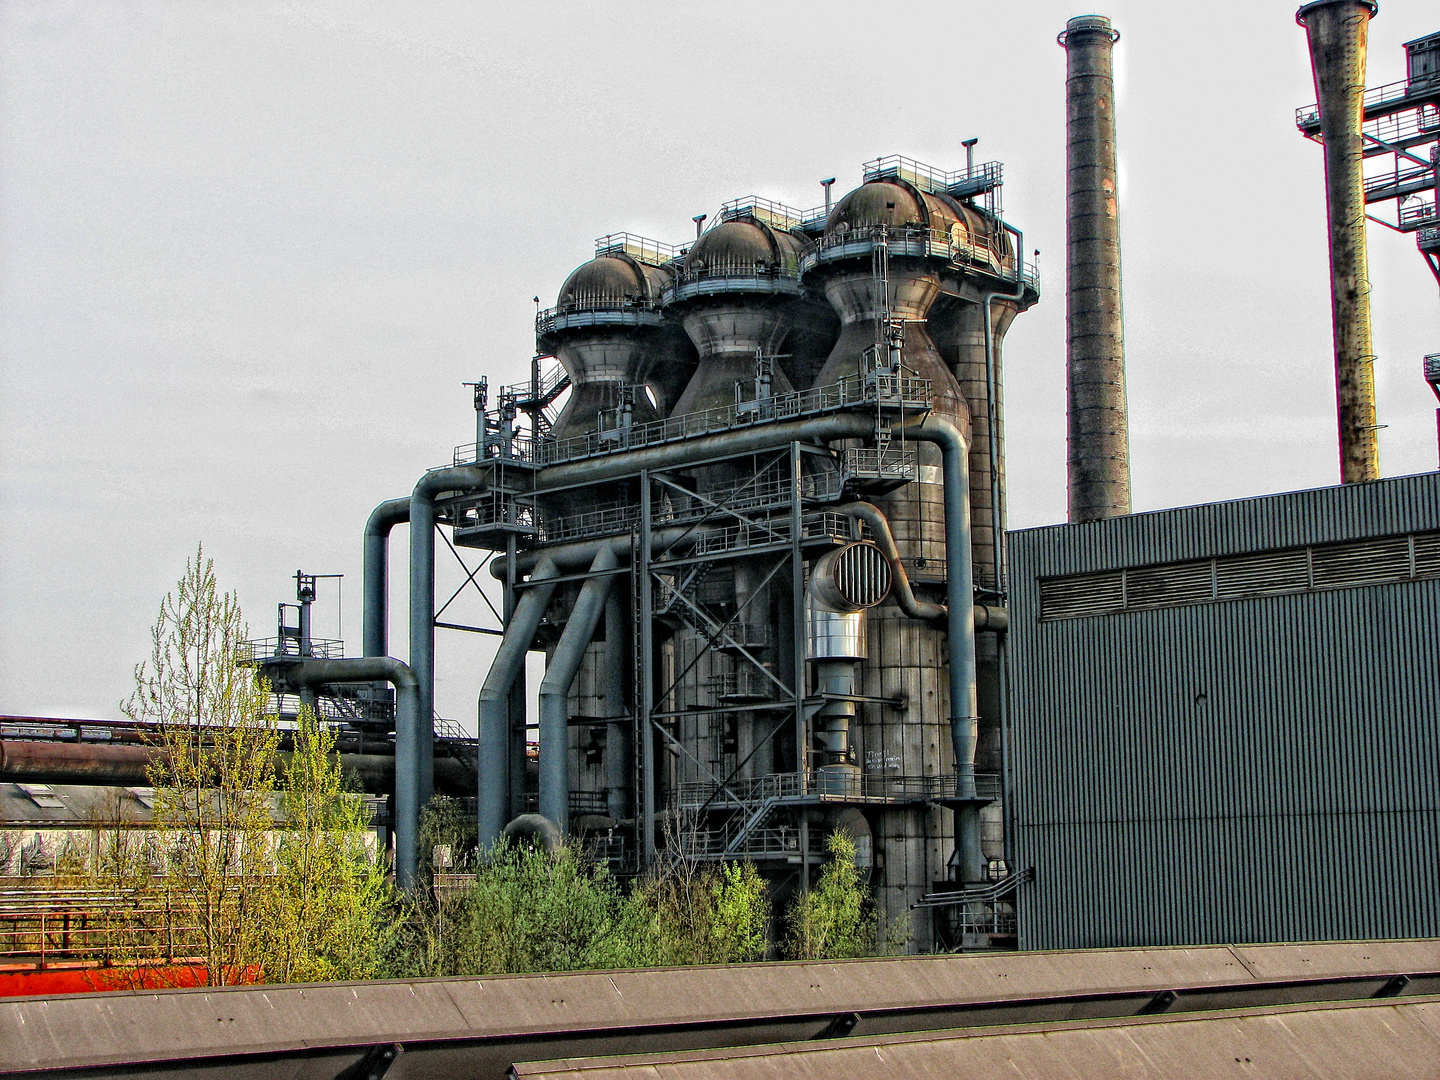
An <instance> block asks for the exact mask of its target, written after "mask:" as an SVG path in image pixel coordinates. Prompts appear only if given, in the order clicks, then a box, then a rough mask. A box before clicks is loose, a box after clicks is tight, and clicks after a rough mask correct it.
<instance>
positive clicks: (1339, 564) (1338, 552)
mask: <svg viewBox="0 0 1440 1080" xmlns="http://www.w3.org/2000/svg"><path fill="white" fill-rule="evenodd" d="M1311 565H1312V567H1313V570H1312V573H1313V577H1312V581H1313V582H1314V586H1315V588H1317V589H1340V588H1345V587H1347V586H1355V585H1376V584H1380V583H1381V582H1386V581H1402V580H1404V579H1405V578H1408V577H1409V576H1410V543H1409V538H1408V537H1404V536H1389V537H1385V538H1384V539H1382V540H1357V541H1355V542H1354V543H1350V544H1327V545H1325V546H1324V547H1317V548H1313V549H1311Z"/></svg>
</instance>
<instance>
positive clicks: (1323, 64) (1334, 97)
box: [1295, 0, 1380, 484]
mask: <svg viewBox="0 0 1440 1080" xmlns="http://www.w3.org/2000/svg"><path fill="white" fill-rule="evenodd" d="M1375 11H1376V5H1375V3H1374V0H1320V2H1319V3H1314V4H1306V5H1305V6H1304V7H1302V8H1301V9H1300V10H1299V11H1298V12H1296V14H1295V21H1296V22H1298V23H1299V24H1300V25H1301V26H1303V27H1304V28H1305V36H1306V37H1307V38H1308V39H1309V42H1310V64H1311V66H1312V67H1313V68H1314V72H1315V98H1316V101H1317V102H1318V103H1319V106H1320V134H1321V137H1322V139H1323V140H1324V143H1325V201H1326V205H1327V209H1328V212H1329V224H1330V311H1331V318H1332V320H1333V323H1334V339H1335V399H1336V406H1337V410H1338V413H1339V417H1338V419H1339V428H1340V481H1341V483H1345V484H1356V483H1360V482H1362V481H1365V480H1378V479H1379V478H1380V446H1379V442H1378V440H1377V439H1376V425H1375V356H1374V349H1373V346H1372V345H1371V341H1370V269H1369V260H1368V257H1367V254H1366V249H1365V178H1364V174H1363V167H1364V161H1365V157H1364V148H1365V147H1364V140H1363V138H1362V136H1361V132H1360V127H1361V124H1362V123H1363V121H1364V98H1365V49H1366V40H1367V37H1368V29H1369V25H1370V18H1371V16H1373V15H1374V14H1375Z"/></svg>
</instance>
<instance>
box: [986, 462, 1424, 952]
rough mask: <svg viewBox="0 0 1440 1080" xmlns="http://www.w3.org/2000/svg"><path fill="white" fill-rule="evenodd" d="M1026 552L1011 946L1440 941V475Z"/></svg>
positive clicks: (1135, 523)
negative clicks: (1438, 937) (1018, 885)
mask: <svg viewBox="0 0 1440 1080" xmlns="http://www.w3.org/2000/svg"><path fill="white" fill-rule="evenodd" d="M1010 551H1011V573H1010V588H1011V617H1012V622H1011V627H1012V629H1011V633H1010V641H1009V654H1010V655H1009V660H1010V663H1009V665H1008V668H1009V672H1010V688H1009V721H1008V730H1007V734H1008V736H1009V740H1010V751H1011V753H1010V761H1011V767H1010V769H1009V773H1008V776H1007V783H1008V785H1009V792H1008V798H1007V804H1008V807H1009V812H1008V817H1009V826H1010V833H1009V835H1010V837H1011V845H1012V850H1011V853H1010V854H1011V860H1012V864H1013V865H1014V866H1016V867H1017V868H1021V869H1023V868H1027V867H1033V869H1034V879H1033V881H1031V882H1029V883H1027V884H1025V885H1024V886H1022V892H1021V894H1020V897H1019V933H1020V946H1021V948H1025V949H1054V948H1076V947H1093V946H1100V947H1109V946H1120V945H1161V944H1166V945H1168V944H1201V943H1214V942H1257V941H1303V940H1337V939H1353V938H1379V937H1404V936H1421V935H1434V934H1440V740H1437V728H1440V723H1437V702H1440V666H1437V663H1436V651H1437V649H1436V646H1437V642H1440V626H1437V621H1440V474H1436V473H1426V474H1423V475H1419V476H1409V477H1402V478H1399V479H1394V480H1383V481H1377V482H1374V483H1368V484H1354V485H1348V486H1345V487H1333V488H1321V489H1317V490H1313V491H1299V492H1293V493H1289V494H1284V495H1275V496H1267V497H1264V498H1256V499H1243V500H1238V501H1234V502H1224V503H1212V504H1208V505H1203V506H1192V507H1185V508H1182V509H1177V510H1166V511H1161V512H1157V513H1149V514H1137V515H1134V516H1130V517H1119V518H1112V519H1109V520H1105V521H1098V522H1092V523H1089V524H1085V525H1075V526H1054V527H1047V528H1041V529H1031V530H1027V531H1021V532H1016V533H1012V534H1011V537H1010Z"/></svg>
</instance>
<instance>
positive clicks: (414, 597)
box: [410, 465, 485, 807]
mask: <svg viewBox="0 0 1440 1080" xmlns="http://www.w3.org/2000/svg"><path fill="white" fill-rule="evenodd" d="M484 485H485V473H484V470H482V469H480V468H477V467H476V466H474V465H457V466H454V467H453V468H448V469H432V470H430V471H429V472H427V473H426V474H425V475H424V476H422V477H421V478H420V480H419V481H418V482H417V483H416V484H415V490H414V491H413V492H411V494H410V668H411V670H413V671H414V672H415V678H416V681H417V682H418V684H419V690H420V707H419V714H420V716H421V718H422V720H423V723H422V724H421V725H420V731H419V745H418V751H419V753H420V760H421V761H429V760H430V759H431V757H432V756H433V754H434V746H435V727H434V722H433V718H434V716H435V496H436V495H438V494H440V493H441V492H445V491H454V492H462V491H476V490H478V489H480V488H482V487H484ZM433 787H434V779H433V777H431V776H430V775H428V773H422V775H421V777H420V790H419V799H420V805H421V806H422V807H423V806H424V805H425V804H426V803H427V802H429V801H430V794H431V791H432V790H433Z"/></svg>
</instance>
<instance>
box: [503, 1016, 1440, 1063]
mask: <svg viewBox="0 0 1440 1080" xmlns="http://www.w3.org/2000/svg"><path fill="white" fill-rule="evenodd" d="M1437 1061H1440V998H1433V997H1426V998H1420V999H1417V1000H1414V1001H1404V1002H1346V1003H1336V1004H1327V1005H1319V1006H1316V1005H1298V1006H1293V1005H1292V1006H1278V1007H1273V1008H1267V1009H1258V1010H1255V1011H1253V1012H1249V1013H1240V1014H1236V1013H1220V1014H1211V1015H1207V1016H1199V1017H1184V1018H1173V1017H1168V1016H1156V1017H1144V1018H1131V1019H1124V1020H1098V1021H1091V1022H1087V1023H1083V1024H1066V1025H1059V1024H1036V1025H1025V1026H1022V1027H1018V1028H1009V1029H994V1028H988V1029H987V1028H979V1029H972V1030H969V1031H959V1032H947V1033H946V1034H943V1035H921V1036H913V1035H912V1036H904V1035H899V1036H892V1037H889V1038H879V1039H855V1038H847V1039H835V1040H825V1041H820V1042H815V1041H811V1042H804V1043H786V1044H780V1045H776V1046H746V1047H738V1048H734V1049H727V1050H712V1051H702V1052H699V1053H690V1054H665V1055H625V1056H621V1057H612V1058H603V1059H598V1060H597V1059H590V1060H573V1059H572V1060H567V1061H537V1062H530V1063H521V1064H517V1065H516V1066H515V1067H514V1069H513V1070H512V1072H511V1075H512V1076H513V1077H516V1078H522V1077H523V1078H527V1080H542V1078H555V1080H559V1078H561V1077H575V1078H579V1077H583V1078H584V1080H624V1078H630V1077H660V1076H664V1077H665V1078H666V1080H688V1078H691V1077H695V1078H700V1077H705V1078H711V1077H714V1078H721V1077H730V1076H736V1077H739V1076H744V1077H757V1076H777V1077H779V1076H783V1077H787V1078H792V1080H804V1078H806V1077H815V1078H817V1080H831V1078H833V1077H837V1076H843V1077H847V1078H851V1080H863V1078H866V1077H876V1078H877V1080H878V1078H883V1080H893V1078H894V1077H897V1076H903V1077H915V1078H923V1077H945V1078H947V1080H948V1078H951V1077H956V1076H1001V1075H1003V1076H1031V1077H1042V1076H1054V1077H1067V1078H1073V1080H1083V1078H1085V1077H1097V1078H1099V1077H1104V1078H1106V1080H1109V1078H1111V1077H1115V1076H1127V1077H1150V1076H1154V1077H1187V1078H1192V1080H1200V1078H1208V1077H1233V1076H1246V1077H1276V1078H1279V1077H1285V1078H1295V1080H1302V1078H1312V1077H1313V1078H1315V1080H1332V1078H1334V1077H1346V1078H1347V1080H1365V1078H1370V1077H1374V1078H1375V1080H1382V1078H1383V1080H1395V1078H1397V1077H1433V1076H1435V1075H1436V1068H1437V1066H1436V1063H1437Z"/></svg>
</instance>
